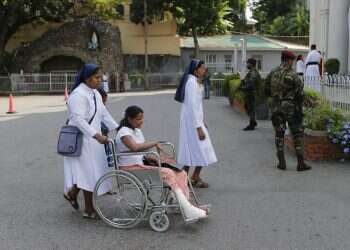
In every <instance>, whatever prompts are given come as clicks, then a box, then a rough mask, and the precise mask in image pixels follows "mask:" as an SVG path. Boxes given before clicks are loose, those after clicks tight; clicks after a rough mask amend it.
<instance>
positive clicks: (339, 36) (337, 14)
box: [328, 0, 349, 73]
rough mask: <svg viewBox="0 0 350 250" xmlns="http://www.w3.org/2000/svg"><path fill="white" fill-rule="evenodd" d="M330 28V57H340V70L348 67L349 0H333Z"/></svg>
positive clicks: (345, 70) (343, 70) (344, 70)
mask: <svg viewBox="0 0 350 250" xmlns="http://www.w3.org/2000/svg"><path fill="white" fill-rule="evenodd" d="M329 3H330V6H329V8H330V10H329V29H328V58H331V57H332V58H338V59H339V61H340V72H343V73H345V72H347V69H348V44H349V31H348V22H347V21H348V10H349V1H348V0H331V1H330V2H329Z"/></svg>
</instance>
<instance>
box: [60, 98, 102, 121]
mask: <svg viewBox="0 0 350 250" xmlns="http://www.w3.org/2000/svg"><path fill="white" fill-rule="evenodd" d="M94 104H95V113H94V114H93V116H92V117H91V119H90V120H89V125H90V124H91V123H92V121H93V120H94V118H95V115H96V112H97V104H96V95H95V93H94ZM68 123H69V119H67V121H66V125H68Z"/></svg>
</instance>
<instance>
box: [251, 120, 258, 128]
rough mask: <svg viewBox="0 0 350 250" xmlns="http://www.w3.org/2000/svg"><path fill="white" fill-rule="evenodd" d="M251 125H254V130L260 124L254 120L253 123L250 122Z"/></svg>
mask: <svg viewBox="0 0 350 250" xmlns="http://www.w3.org/2000/svg"><path fill="white" fill-rule="evenodd" d="M250 124H252V126H253V127H254V128H256V127H257V126H258V123H257V122H256V120H255V119H254V120H252V121H251V122H250Z"/></svg>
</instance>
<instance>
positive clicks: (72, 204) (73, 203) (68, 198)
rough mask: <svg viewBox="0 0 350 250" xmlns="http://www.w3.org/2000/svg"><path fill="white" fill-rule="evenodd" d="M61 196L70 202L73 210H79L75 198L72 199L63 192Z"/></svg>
mask: <svg viewBox="0 0 350 250" xmlns="http://www.w3.org/2000/svg"><path fill="white" fill-rule="evenodd" d="M63 197H64V198H65V199H66V200H67V201H68V202H69V203H70V204H71V206H72V207H73V209H74V210H79V204H78V202H77V201H76V200H73V199H72V198H71V197H70V196H69V194H68V193H66V194H63Z"/></svg>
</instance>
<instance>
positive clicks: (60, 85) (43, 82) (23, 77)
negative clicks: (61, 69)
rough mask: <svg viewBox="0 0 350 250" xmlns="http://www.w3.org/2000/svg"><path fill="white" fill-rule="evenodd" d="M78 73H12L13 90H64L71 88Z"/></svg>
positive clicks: (28, 91) (33, 91)
mask: <svg viewBox="0 0 350 250" xmlns="http://www.w3.org/2000/svg"><path fill="white" fill-rule="evenodd" d="M75 77H76V74H72V73H50V74H12V75H11V91H12V92H17V93H38V92H51V93H55V92H62V91H64V89H65V87H66V86H67V88H68V89H69V88H70V87H71V86H72V85H73V84H74V81H75Z"/></svg>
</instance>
